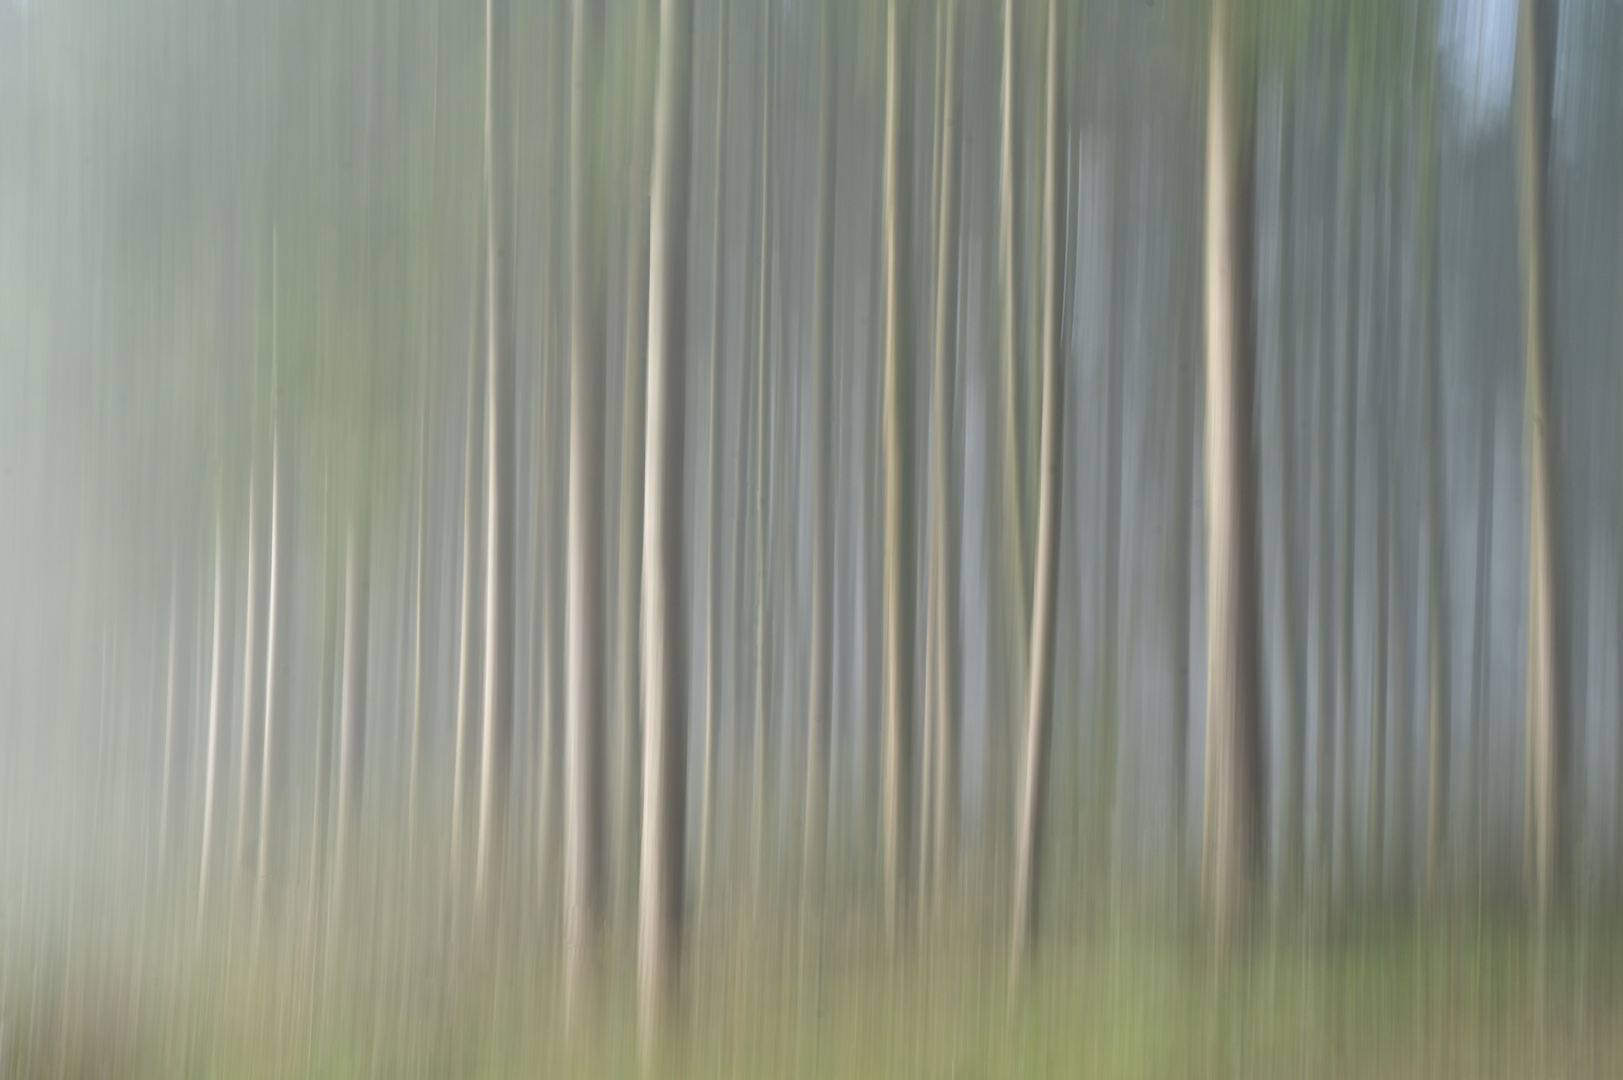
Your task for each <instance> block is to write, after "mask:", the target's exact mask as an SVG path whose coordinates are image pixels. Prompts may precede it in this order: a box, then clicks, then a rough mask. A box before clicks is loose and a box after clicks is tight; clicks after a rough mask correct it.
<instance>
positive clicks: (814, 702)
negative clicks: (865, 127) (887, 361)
mask: <svg viewBox="0 0 1623 1080" xmlns="http://www.w3.org/2000/svg"><path fill="white" fill-rule="evenodd" d="M834 20H835V0H823V11H822V23H823V26H822V84H823V85H822V105H821V116H820V118H819V128H818V150H817V156H818V168H817V252H816V266H815V268H814V269H813V278H814V280H813V282H812V307H813V311H812V336H813V341H812V358H811V360H812V382H811V389H810V393H811V530H812V536H811V604H812V610H811V642H810V652H811V658H810V659H811V671H810V685H809V686H808V687H807V695H806V699H807V717H806V735H807V737H806V821H805V826H806V837H805V852H804V861H805V865H804V869H803V872H802V890H803V896H804V899H805V901H806V902H807V903H808V904H809V905H810V906H811V908H812V910H813V912H814V913H816V911H817V910H818V908H819V906H820V905H821V902H822V889H823V870H824V867H823V863H824V860H825V857H826V845H827V842H828V787H829V746H830V743H831V741H832V729H833V707H832V694H833V671H834V587H835V586H834V508H833V506H832V503H831V499H830V497H829V485H830V477H829V474H830V471H831V469H830V465H829V458H830V456H831V454H832V452H833V439H832V438H831V434H830V429H831V428H832V426H833V422H834V417H833V409H832V408H831V407H830V406H831V401H830V397H831V388H832V385H833V381H834V379H833V368H834V153H835V148H836V146H837V143H836V142H835V137H834V131H835V126H834V125H835V117H834V110H835V100H836V98H835V93H834V85H835V84H834V77H835V72H836V71H837V70H838V66H837V64H836V63H835V56H834V31H835V27H834Z"/></svg>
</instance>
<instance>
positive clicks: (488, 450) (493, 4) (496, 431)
mask: <svg viewBox="0 0 1623 1080" xmlns="http://www.w3.org/2000/svg"><path fill="white" fill-rule="evenodd" d="M507 35H508V12H507V0H485V200H484V201H485V213H486V218H485V256H486V258H487V259H488V260H489V264H488V268H487V270H486V273H487V274H488V276H489V281H490V289H489V293H488V295H487V305H488V306H487V307H486V309H485V319H486V329H485V340H486V347H487V349H488V353H487V356H486V361H485V363H486V369H487V375H486V380H487V397H486V399H485V412H486V427H485V483H486V488H485V664H484V693H483V697H484V709H483V712H484V739H483V745H482V747H481V760H482V767H481V769H480V783H479V796H480V798H479V847H478V856H477V858H478V862H477V872H476V875H475V881H476V883H477V885H476V888H477V892H478V897H479V905H480V908H481V910H482V911H483V912H484V913H485V914H486V916H487V917H489V916H491V915H493V914H494V909H493V905H495V904H496V903H498V901H499V893H500V890H501V889H502V887H503V880H504V873H505V861H506V855H507V824H508V812H507V811H508V801H509V794H510V791H511V786H512V771H513V770H512V744H513V497H514V484H513V473H514V460H513V459H514V440H513V393H514V372H513V368H514V356H513V351H514V346H515V341H514V319H513V228H512V213H513V211H512V197H513V187H512V175H513V168H512V160H513V149H512V131H513V125H512V108H513V104H512V89H511V83H510V77H509V74H508V40H507Z"/></svg>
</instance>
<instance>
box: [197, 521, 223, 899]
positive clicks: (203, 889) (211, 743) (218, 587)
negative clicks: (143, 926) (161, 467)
mask: <svg viewBox="0 0 1623 1080" xmlns="http://www.w3.org/2000/svg"><path fill="white" fill-rule="evenodd" d="M220 531H221V526H220V509H219V507H218V506H216V507H215V510H214V600H213V605H214V614H213V617H212V618H211V620H210V623H209V703H208V710H209V720H208V725H209V727H208V742H207V747H206V749H205V750H204V758H203V838H202V842H201V845H200V846H201V850H202V858H201V866H200V868H199V870H198V875H197V918H198V925H199V926H201V925H202V922H203V919H204V917H205V916H206V914H207V912H208V900H209V872H210V870H211V868H212V867H213V850H214V819H215V817H216V814H217V811H216V809H215V808H216V806H217V802H216V794H217V781H218V777H219V771H220V724H221V722H222V720H223V719H224V712H225V701H224V697H225V686H224V680H223V678H222V676H223V668H224V659H225V658H224V656H223V645H224V635H223V634H222V632H221V631H222V623H223V616H224V611H223V608H224V603H225V567H224V562H225V560H224V550H223V545H222V544H221V540H220Z"/></svg>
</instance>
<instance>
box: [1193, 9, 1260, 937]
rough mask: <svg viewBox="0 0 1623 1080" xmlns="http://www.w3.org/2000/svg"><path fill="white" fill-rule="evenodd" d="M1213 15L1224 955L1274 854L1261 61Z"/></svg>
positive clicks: (1210, 377)
mask: <svg viewBox="0 0 1623 1080" xmlns="http://www.w3.org/2000/svg"><path fill="white" fill-rule="evenodd" d="M1232 32H1233V28H1232V25H1231V23H1230V14H1229V0H1217V2H1216V5H1215V6H1214V8H1213V10H1212V24H1211V44H1210V50H1211V52H1210V57H1209V63H1210V69H1209V78H1210V81H1209V83H1208V84H1207V105H1206V108H1207V113H1206V231H1205V249H1206V250H1205V269H1206V280H1205V293H1206V296H1205V311H1206V558H1207V570H1206V588H1207V600H1206V613H1207V614H1206V617H1207V629H1206V642H1207V661H1206V730H1207V751H1206V783H1207V790H1208V792H1209V795H1208V798H1207V803H1206V805H1207V812H1208V813H1209V814H1211V815H1212V820H1209V821H1208V822H1207V823H1206V827H1205V835H1206V843H1207V850H1206V852H1205V875H1204V876H1205V878H1206V887H1207V890H1208V903H1209V905H1210V914H1211V918H1212V920H1213V923H1214V925H1215V928H1216V932H1217V938H1216V941H1217V947H1218V951H1219V954H1220V955H1221V954H1222V952H1223V950H1224V948H1225V947H1226V944H1227V942H1228V941H1229V940H1230V939H1231V938H1232V937H1233V935H1234V933H1235V932H1236V930H1237V929H1238V927H1239V925H1240V923H1241V921H1242V920H1243V918H1244V917H1245V914H1246V911H1247V908H1248V906H1249V904H1250V902H1251V894H1252V891H1253V887H1254V881H1255V878H1256V876H1257V871H1258V868H1259V866H1260V863H1261V861H1262V856H1263V852H1264V843H1263V782H1264V781H1263V770H1262V717H1261V686H1260V678H1259V676H1260V661H1261V657H1260V648H1261V638H1260V634H1259V632H1258V631H1259V627H1258V621H1259V619H1258V616H1259V614H1260V611H1259V605H1258V603H1257V579H1258V574H1257V569H1258V568H1257V523H1256V508H1257V500H1256V463H1255V455H1254V452H1253V449H1252V444H1251V416H1252V397H1253V391H1254V386H1253V377H1254V364H1255V336H1254V311H1253V309H1254V304H1253V282H1252V244H1253V237H1252V215H1253V213H1254V201H1255V187H1254V173H1253V170H1254V164H1253V160H1252V147H1253V137H1254V131H1255V124H1256V117H1255V109H1254V100H1255V74H1254V68H1253V64H1254V60H1253V57H1252V53H1251V47H1250V45H1249V43H1247V42H1241V41H1235V40H1234V39H1233V37H1232V36H1231V34H1232Z"/></svg>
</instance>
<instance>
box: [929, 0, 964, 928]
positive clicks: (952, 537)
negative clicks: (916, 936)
mask: <svg viewBox="0 0 1623 1080" xmlns="http://www.w3.org/2000/svg"><path fill="white" fill-rule="evenodd" d="M945 5H946V6H945V10H944V11H943V15H944V17H945V20H946V22H945V26H944V28H943V32H942V33H943V36H942V38H941V41H940V49H941V61H940V65H941V68H942V89H941V120H940V126H941V132H940V140H941V154H940V159H939V165H938V169H939V172H940V176H939V183H940V195H939V207H938V209H939V211H940V219H939V225H938V232H937V239H936V264H935V269H936V281H935V335H934V337H935V340H934V345H935V379H934V381H933V384H932V389H931V406H930V411H931V422H930V459H931V460H930V476H931V481H932V483H931V491H930V533H931V548H932V553H931V557H930V564H929V565H930V579H931V593H932V596H931V602H932V607H933V615H932V622H933V623H934V631H933V635H932V637H933V642H934V644H933V649H934V653H933V656H932V669H933V670H932V675H933V681H934V685H933V692H934V695H935V702H934V706H935V708H934V712H933V717H934V721H933V726H934V729H935V756H934V759H933V761H932V768H931V773H932V776H933V783H932V785H931V788H932V813H931V817H932V819H933V824H932V827H931V828H932V833H933V836H932V856H931V859H932V863H933V869H934V872H935V880H934V882H933V884H932V891H933V893H934V894H935V903H936V904H937V905H941V904H944V903H946V902H948V900H949V897H950V893H951V890H952V885H953V881H954V879H955V877H956V875H957V839H958V770H959V764H958V742H959V732H958V721H959V717H958V704H959V702H958V674H959V664H960V658H959V656H958V651H959V650H958V570H959V566H958V536H957V533H958V521H957V508H958V502H959V500H958V498H957V489H958V477H957V475H956V472H955V470H954V468H953V455H952V445H953V439H952V428H953V405H954V400H955V395H956V387H955V386H954V383H955V378H954V375H955V368H956V365H957V356H958V156H959V155H958V146H959V135H958V127H959V122H960V121H959V118H958V90H959V86H958V82H959V77H958V0H945Z"/></svg>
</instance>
